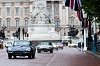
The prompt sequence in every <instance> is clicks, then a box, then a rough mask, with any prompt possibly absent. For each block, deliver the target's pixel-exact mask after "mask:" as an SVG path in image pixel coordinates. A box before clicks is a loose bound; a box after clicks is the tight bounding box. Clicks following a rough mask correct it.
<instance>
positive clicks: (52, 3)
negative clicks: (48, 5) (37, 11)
mask: <svg viewBox="0 0 100 66" xmlns="http://www.w3.org/2000/svg"><path fill="white" fill-rule="evenodd" d="M52 15H53V19H54V1H52Z"/></svg>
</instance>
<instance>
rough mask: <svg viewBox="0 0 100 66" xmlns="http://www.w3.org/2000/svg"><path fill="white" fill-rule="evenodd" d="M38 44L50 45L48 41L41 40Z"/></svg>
mask: <svg viewBox="0 0 100 66" xmlns="http://www.w3.org/2000/svg"><path fill="white" fill-rule="evenodd" d="M40 45H50V43H49V42H41V44H40Z"/></svg>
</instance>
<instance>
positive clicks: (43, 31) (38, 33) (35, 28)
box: [28, 0, 59, 40]
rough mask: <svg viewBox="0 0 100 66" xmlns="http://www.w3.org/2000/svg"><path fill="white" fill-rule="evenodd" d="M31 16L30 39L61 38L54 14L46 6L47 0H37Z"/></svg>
mask: <svg viewBox="0 0 100 66" xmlns="http://www.w3.org/2000/svg"><path fill="white" fill-rule="evenodd" d="M30 16H31V24H29V27H28V33H29V38H28V39H29V40H59V35H58V33H57V32H56V31H55V21H54V19H53V18H52V17H53V16H52V14H51V13H49V12H48V11H47V8H46V0H36V1H35V8H34V10H33V12H32V14H31V15H30Z"/></svg>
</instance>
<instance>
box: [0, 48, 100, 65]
mask: <svg viewBox="0 0 100 66" xmlns="http://www.w3.org/2000/svg"><path fill="white" fill-rule="evenodd" d="M0 66H100V60H99V59H97V58H95V57H92V56H90V55H88V54H86V53H84V52H82V51H79V50H78V49H77V48H68V47H64V49H60V50H58V51H57V50H54V53H49V52H42V53H37V52H36V57H35V59H28V58H27V57H17V59H13V58H12V59H8V57H7V53H6V49H0Z"/></svg>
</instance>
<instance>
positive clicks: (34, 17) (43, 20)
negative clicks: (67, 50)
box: [31, 1, 54, 24]
mask: <svg viewBox="0 0 100 66" xmlns="http://www.w3.org/2000/svg"><path fill="white" fill-rule="evenodd" d="M52 17H53V16H52V15H51V13H49V12H47V9H46V5H45V4H44V3H42V2H40V1H39V3H38V2H37V5H36V7H35V9H34V11H33V13H32V14H31V21H32V23H34V24H52V23H54V19H53V18H52Z"/></svg>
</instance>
